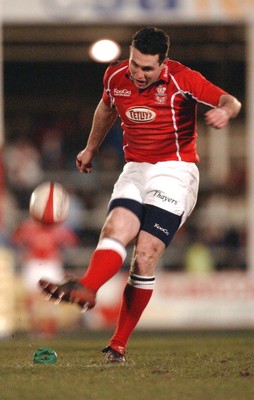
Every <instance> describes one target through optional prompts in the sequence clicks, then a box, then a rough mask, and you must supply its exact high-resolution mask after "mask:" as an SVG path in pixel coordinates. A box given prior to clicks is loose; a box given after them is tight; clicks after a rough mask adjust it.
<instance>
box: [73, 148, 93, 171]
mask: <svg viewBox="0 0 254 400" xmlns="http://www.w3.org/2000/svg"><path fill="white" fill-rule="evenodd" d="M93 157H94V153H93V152H92V151H90V150H88V149H87V148H85V149H84V150H82V151H81V152H80V153H79V154H78V155H77V158H76V167H77V168H78V170H79V171H80V172H83V173H85V174H90V173H91V172H92V159H93Z"/></svg>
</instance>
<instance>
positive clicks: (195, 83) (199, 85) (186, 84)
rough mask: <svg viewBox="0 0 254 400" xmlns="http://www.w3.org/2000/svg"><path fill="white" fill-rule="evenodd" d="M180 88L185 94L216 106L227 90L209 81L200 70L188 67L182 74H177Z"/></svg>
mask: <svg viewBox="0 0 254 400" xmlns="http://www.w3.org/2000/svg"><path fill="white" fill-rule="evenodd" d="M175 78H176V81H177V82H178V83H179V86H180V89H181V91H182V93H183V94H184V95H185V96H188V97H192V98H193V99H194V100H196V101H198V102H200V103H204V104H207V105H209V106H212V107H216V106H217V105H218V103H219V99H220V97H221V95H223V94H227V92H226V91H225V90H223V89H221V88H220V87H219V86H216V85H214V84H213V83H211V82H210V81H208V80H207V79H206V78H205V77H204V76H203V75H202V74H201V73H200V72H198V71H195V70H191V69H189V68H186V69H185V71H184V72H183V73H182V74H179V78H178V77H177V75H176V76H175Z"/></svg>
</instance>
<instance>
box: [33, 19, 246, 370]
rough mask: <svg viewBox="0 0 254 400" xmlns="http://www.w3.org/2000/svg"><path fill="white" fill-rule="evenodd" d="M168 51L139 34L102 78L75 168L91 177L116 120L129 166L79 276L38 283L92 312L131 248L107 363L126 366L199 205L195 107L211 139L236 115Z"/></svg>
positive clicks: (230, 100) (162, 37) (151, 35)
mask: <svg viewBox="0 0 254 400" xmlns="http://www.w3.org/2000/svg"><path fill="white" fill-rule="evenodd" d="M169 45H170V40H169V36H168V35H167V34H166V33H165V32H164V31H163V30H160V29H157V28H154V27H151V28H144V29H141V30H140V31H138V32H137V33H136V34H135V35H134V37H133V39H132V43H131V47H130V57H129V60H125V61H123V62H116V63H114V64H112V65H111V66H109V68H108V69H107V70H106V72H105V75H104V80H103V83H104V91H103V95H102V99H101V100H100V102H99V104H98V106H97V108H96V110H95V114H94V119H93V124H92V128H91V132H90V136H89V138H88V141H87V145H86V147H85V149H84V150H82V151H81V152H80V153H79V154H78V156H77V160H76V165H77V168H78V169H79V171H80V172H83V173H90V172H91V171H92V161H93V159H94V157H95V156H96V155H97V153H98V150H99V148H100V145H101V143H102V142H103V140H104V138H105V136H106V134H107V132H108V131H109V129H110V128H111V127H112V125H113V124H114V122H115V121H116V119H117V117H118V116H120V118H121V120H122V128H123V149H124V154H125V161H126V164H125V166H124V168H123V171H122V173H121V174H120V176H119V178H118V180H117V182H116V184H115V186H114V189H113V193H112V196H111V200H110V203H109V208H108V215H107V218H106V221H105V224H104V226H103V228H102V230H101V235H100V238H99V242H98V245H97V247H96V249H95V251H94V253H93V255H92V257H91V260H90V265H89V267H88V269H87V271H86V273H85V274H84V276H83V277H82V278H80V279H74V280H67V281H65V282H63V283H56V282H54V281H51V280H45V279H41V280H40V285H41V287H42V288H43V290H44V291H45V292H46V293H48V294H49V296H51V297H52V298H53V299H55V298H57V299H58V300H59V301H61V300H63V301H67V302H68V301H71V302H76V303H77V304H79V305H80V306H81V307H82V308H83V309H84V310H85V309H87V308H88V309H91V308H92V307H94V306H95V303H96V293H97V291H98V290H99V289H100V287H101V286H102V285H103V284H104V283H105V282H107V281H108V280H109V279H110V278H111V277H112V276H114V275H115V274H116V273H117V272H118V271H119V270H120V268H121V267H122V264H123V262H124V260H125V257H126V246H127V245H128V244H130V243H132V242H134V244H135V246H134V253H133V258H132V263H131V266H130V276H129V280H128V282H127V284H126V287H125V290H124V293H123V297H122V305H121V309H120V313H119V317H118V321H117V327H116V330H115V333H114V335H113V337H112V338H111V339H110V341H109V345H108V346H107V347H106V348H105V349H104V350H103V352H104V354H105V361H106V362H110V363H111V362H113V363H124V362H125V351H126V347H127V343H128V340H129V338H130V335H131V333H132V332H133V330H134V328H135V327H136V325H137V323H138V321H139V319H140V317H141V315H142V313H143V311H144V310H145V308H146V306H147V304H148V302H149V300H150V298H151V295H152V292H153V289H154V284H155V272H156V265H157V263H158V260H159V259H160V257H161V255H162V254H163V252H164V250H165V248H166V247H167V246H168V245H169V243H170V242H171V240H172V238H173V237H174V235H175V233H176V232H177V230H178V229H179V227H180V226H181V225H182V224H183V223H184V222H185V221H186V219H187V217H188V216H189V215H190V214H191V212H192V210H193V208H194V206H195V204H196V200H197V194H198V186H199V172H198V168H197V166H196V163H198V161H199V157H198V155H197V153H196V139H197V133H196V113H197V103H198V102H201V103H205V104H206V105H208V106H210V109H209V110H208V111H207V112H206V113H205V121H206V123H207V124H208V125H210V126H212V127H213V128H216V129H220V128H223V127H224V126H226V125H227V124H228V122H229V120H230V119H231V118H235V117H236V116H237V115H238V113H239V111H240V108H241V104H240V103H239V101H238V100H237V99H236V98H235V97H234V96H232V95H230V94H228V93H227V92H225V91H224V90H223V89H221V88H219V87H217V86H215V85H214V84H212V83H211V82H209V81H208V80H207V79H205V78H204V77H203V76H202V75H201V74H200V73H199V72H197V71H194V70H191V69H190V68H188V67H186V66H184V65H182V64H180V63H179V62H177V61H173V60H170V59H168V58H167V56H168V50H169Z"/></svg>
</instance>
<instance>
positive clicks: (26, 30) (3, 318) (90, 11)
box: [0, 0, 254, 337]
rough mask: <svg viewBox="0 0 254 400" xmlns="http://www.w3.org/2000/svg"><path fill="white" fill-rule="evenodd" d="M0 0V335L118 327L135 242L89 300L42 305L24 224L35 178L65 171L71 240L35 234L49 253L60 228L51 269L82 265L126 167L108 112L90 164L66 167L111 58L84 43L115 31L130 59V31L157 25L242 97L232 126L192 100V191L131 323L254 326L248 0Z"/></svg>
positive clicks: (191, 62)
mask: <svg viewBox="0 0 254 400" xmlns="http://www.w3.org/2000/svg"><path fill="white" fill-rule="evenodd" d="M1 6H2V18H1V42H2V43H1V52H0V55H1V99H0V104H1V111H0V117H1V118H0V129H1V148H2V152H1V169H0V176H1V187H0V198H1V209H0V222H1V224H0V274H1V280H0V287H1V290H0V297H1V299H0V336H3V337H5V336H9V335H11V334H13V333H15V332H19V331H22V332H23V331H25V332H29V333H31V334H45V335H54V334H56V333H57V332H58V331H60V330H73V329H89V330H92V329H96V330H98V329H106V328H110V329H111V328H112V326H113V325H112V324H113V323H114V321H115V317H116V315H117V310H118V307H119V301H120V295H121V291H122V288H123V286H124V284H125V281H126V275H127V271H128V265H129V261H130V257H131V252H132V248H131V247H130V248H128V257H127V260H126V262H125V264H124V266H123V269H122V271H121V273H119V275H117V276H116V277H114V278H113V279H112V280H111V281H110V282H109V283H107V284H106V285H105V286H104V287H103V288H102V289H101V291H100V293H99V301H98V305H97V307H96V308H95V309H94V310H93V311H91V312H89V313H86V314H84V315H80V313H79V310H76V308H75V306H69V305H65V306H62V305H61V306H59V307H56V306H55V305H53V306H52V307H51V306H50V307H49V308H50V309H48V308H47V307H48V306H47V307H46V305H45V304H46V302H44V301H41V300H42V299H41V297H39V298H38V296H37V295H38V294H37V293H35V292H36V290H34V291H31V290H30V289H31V287H30V286H29V284H28V282H27V279H26V276H25V272H24V265H25V268H28V269H29V268H33V267H32V266H31V265H30V264H29V262H30V261H31V259H32V258H33V254H31V251H30V252H29V246H32V244H31V243H29V240H27V235H28V236H29V237H31V233H30V234H27V231H28V232H31V231H29V229H31V228H27V226H26V224H27V223H28V221H27V220H29V215H28V206H29V199H30V195H31V193H32V191H33V189H34V188H35V187H36V186H37V185H38V184H39V183H41V182H44V181H48V180H55V181H58V182H60V183H62V184H63V185H64V186H65V187H66V188H67V189H68V191H69V193H70V195H71V212H70V216H69V219H68V220H67V222H66V224H65V225H66V226H65V227H64V228H65V229H66V230H68V231H69V235H72V240H69V241H68V240H67V239H66V237H65V239H63V236H61V240H60V239H55V238H56V237H58V236H56V235H59V232H58V233H57V234H56V233H54V234H53V233H52V232H50V233H49V232H47V233H45V232H39V233H35V236H36V235H37V236H38V235H42V236H39V237H40V238H41V237H44V238H45V240H41V239H40V246H39V247H40V248H39V250H38V249H37V250H38V251H39V252H40V253H41V254H44V255H43V258H44V259H45V260H47V259H48V261H49V262H50V257H51V255H52V254H49V253H50V252H49V247H50V246H52V243H53V241H54V240H56V242H55V243H56V244H55V250H56V249H57V256H55V259H57V262H58V266H57V267H56V268H60V269H61V268H62V272H67V273H74V274H83V273H84V271H85V269H86V267H87V265H88V262H89V258H90V255H91V253H92V251H93V249H94V248H95V246H96V243H97V240H98V236H99V231H100V228H101V226H102V224H103V222H104V218H105V215H106V209H107V204H108V201H109V197H110V194H111V190H112V186H113V184H114V182H115V180H116V178H117V176H118V174H119V171H120V170H121V168H122V166H123V157H122V148H121V141H122V133H121V126H120V123H119V121H117V123H116V124H115V126H114V127H113V128H112V129H111V131H110V132H109V135H108V136H107V138H106V140H105V142H104V143H103V145H102V147H101V150H100V154H99V157H97V158H96V160H95V162H94V170H93V173H92V174H91V175H89V176H86V175H82V174H80V173H79V172H78V171H77V170H76V167H75V158H76V155H77V153H78V152H79V151H80V150H81V149H82V148H84V146H85V143H86V139H87V136H88V134H89V130H90V125H91V121H92V116H93V112H94V109H95V107H96V105H97V103H98V101H99V99H100V96H101V93H102V78H103V73H104V71H105V69H106V67H107V65H108V62H105V61H104V62H99V61H96V60H94V59H93V58H92V56H91V53H90V48H91V45H92V44H94V43H95V42H96V41H98V40H101V39H110V40H113V41H115V42H116V43H117V44H118V45H119V46H120V54H119V56H118V58H120V59H124V58H128V55H129V45H130V41H131V38H132V36H133V34H134V33H135V32H136V31H137V30H138V29H140V28H142V27H144V26H158V27H161V28H162V29H164V30H165V31H166V32H167V33H168V34H169V35H170V38H171V49H170V54H169V57H170V58H172V59H175V60H178V61H180V62H181V63H183V64H185V65H187V66H189V67H191V68H193V69H197V70H199V71H200V72H201V73H202V74H203V75H205V76H206V77H207V78H208V79H209V80H211V81H212V82H213V83H215V84H217V85H219V86H221V87H222V88H224V89H225V90H227V91H229V92H230V93H231V94H233V95H234V96H236V97H237V98H238V99H239V100H240V101H241V102H242V104H243V108H242V111H241V113H240V115H239V116H238V118H237V119H236V120H233V121H232V122H231V123H230V125H229V126H228V127H227V128H225V129H223V130H220V131H214V130H213V129H211V128H209V127H207V126H205V125H204V120H203V114H204V112H205V111H206V108H205V107H204V106H202V105H200V107H199V113H198V134H199V138H198V154H199V156H200V158H201V162H200V163H199V165H198V167H199V170H200V175H201V182H200V193H199V199H198V203H197V206H196V209H195V210H194V212H193V214H192V215H191V217H190V218H189V220H188V221H187V223H186V224H185V226H184V227H182V228H181V229H180V230H179V232H178V234H177V235H176V237H175V239H174V240H173V242H172V244H171V245H170V247H169V248H168V249H167V250H166V252H165V255H164V256H163V258H162V260H161V262H160V264H159V266H158V274H157V285H156V290H155V293H154V296H153V299H152V301H151V304H150V305H149V307H148V309H147V310H146V312H145V314H144V317H143V319H142V321H141V322H140V324H139V329H155V328H158V329H194V328H206V329H209V328H213V329H214V328H223V329H225V328H250V327H251V328H252V327H253V326H254V279H253V271H254V254H253V253H254V228H253V225H254V212H253V210H252V208H253V207H252V204H253V201H254V184H253V178H252V175H253V172H252V171H253V168H254V165H253V160H252V153H253V151H252V149H253V148H254V143H253V139H252V136H253V130H254V121H253V118H254V117H253V116H254V95H253V93H254V78H253V71H254V17H253V16H254V4H253V1H250V0H249V1H248V0H245V1H242V2H238V1H233V0H224V1H222V0H221V1H212V0H171V1H170V0H156V1H154V0H129V1H127V0H33V1H32V2H31V1H29V0H19V1H18V2H17V1H16V0H15V1H14V0H2V5H1ZM23 225H25V228H22V226H23ZM23 231H25V233H24V234H23ZM23 235H24V236H23ZM43 235H44V236H43ZM50 235H55V236H50ZM32 236H33V234H32ZM25 237H26V238H25ZM53 237H54V239H53ZM42 243H43V244H44V245H45V247H46V249H45V248H43V246H42ZM37 246H38V245H37ZM30 250H31V248H30ZM37 255H38V254H37ZM37 258H38V257H37ZM27 265H28V266H27ZM42 268H43V266H42Z"/></svg>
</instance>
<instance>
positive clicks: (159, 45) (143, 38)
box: [131, 27, 170, 64]
mask: <svg viewBox="0 0 254 400" xmlns="http://www.w3.org/2000/svg"><path fill="white" fill-rule="evenodd" d="M131 44H132V46H133V47H134V48H135V49H137V50H138V51H140V53H142V54H151V55H155V54H158V55H159V63H160V64H161V63H162V62H163V61H164V59H165V58H166V57H167V55H168V50H169V46H170V39H169V36H168V35H167V34H166V32H164V31H163V30H162V29H158V28H154V27H150V28H143V29H140V30H139V31H138V32H136V33H135V35H134V36H133V38H132V43H131Z"/></svg>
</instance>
